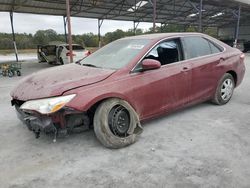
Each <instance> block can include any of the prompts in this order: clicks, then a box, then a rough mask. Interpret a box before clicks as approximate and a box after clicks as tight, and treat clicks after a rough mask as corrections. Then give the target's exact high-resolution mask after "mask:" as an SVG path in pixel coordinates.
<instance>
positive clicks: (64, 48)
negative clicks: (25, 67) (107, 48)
mask: <svg viewBox="0 0 250 188" xmlns="http://www.w3.org/2000/svg"><path fill="white" fill-rule="evenodd" d="M72 50H73V52H72V53H73V62H77V61H79V60H82V59H83V58H85V57H87V56H88V55H90V51H89V50H86V49H85V48H84V47H82V46H81V45H78V44H73V45H72ZM37 57H38V60H39V63H41V62H47V63H50V64H61V65H64V64H68V63H69V62H70V52H69V45H68V44H52V45H45V46H40V45H38V46H37Z"/></svg>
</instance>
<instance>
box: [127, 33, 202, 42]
mask: <svg viewBox="0 0 250 188" xmlns="http://www.w3.org/2000/svg"><path fill="white" fill-rule="evenodd" d="M190 35H199V36H205V35H204V34H202V33H196V32H185V33H154V34H146V35H136V36H132V37H125V38H123V39H150V40H160V39H164V38H167V37H181V36H190Z"/></svg>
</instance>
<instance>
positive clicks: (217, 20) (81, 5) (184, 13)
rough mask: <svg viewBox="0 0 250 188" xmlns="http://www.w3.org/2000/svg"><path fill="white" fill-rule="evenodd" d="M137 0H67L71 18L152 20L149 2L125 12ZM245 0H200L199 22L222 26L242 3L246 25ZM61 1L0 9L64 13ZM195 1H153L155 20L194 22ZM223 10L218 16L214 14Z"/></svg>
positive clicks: (248, 8) (3, 3) (249, 20)
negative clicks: (201, 13)
mask: <svg viewBox="0 0 250 188" xmlns="http://www.w3.org/2000/svg"><path fill="white" fill-rule="evenodd" d="M139 2H140V0H70V4H71V14H72V16H75V17H85V18H98V19H112V20H127V21H136V22H152V17H153V15H152V14H153V8H152V4H151V3H150V1H148V3H146V4H145V5H144V6H142V7H140V8H137V9H136V11H132V12H131V11H128V9H130V8H131V7H133V6H135V4H136V3H139ZM248 2H249V1H247V0H234V1H233V0H203V4H204V7H203V10H204V11H203V25H204V26H220V27H222V26H225V25H232V24H235V21H236V18H235V14H234V13H233V12H235V11H236V10H237V9H238V5H239V4H242V5H243V6H242V14H241V23H242V24H244V25H250V2H249V3H248ZM65 7H66V5H65V0H43V1H41V0H9V1H8V0H0V11H7V12H10V11H13V12H19V13H34V14H47V15H60V16H64V15H66V8H65ZM194 7H199V0H157V17H156V22H157V23H162V24H171V23H173V24H181V25H198V19H199V18H198V17H199V16H198V15H197V10H196V9H195V8H194ZM218 13H223V14H222V15H220V16H215V17H213V16H214V15H216V14H218ZM191 14H196V15H195V16H192V17H191V16H190V15H191Z"/></svg>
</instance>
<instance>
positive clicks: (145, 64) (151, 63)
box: [142, 59, 161, 70]
mask: <svg viewBox="0 0 250 188" xmlns="http://www.w3.org/2000/svg"><path fill="white" fill-rule="evenodd" d="M160 67H161V63H160V62H159V61H157V60H154V59H144V60H143V61H142V69H143V70H153V69H159V68H160Z"/></svg>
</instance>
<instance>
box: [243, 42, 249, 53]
mask: <svg viewBox="0 0 250 188" xmlns="http://www.w3.org/2000/svg"><path fill="white" fill-rule="evenodd" d="M249 51H250V41H246V42H244V51H243V52H249Z"/></svg>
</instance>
